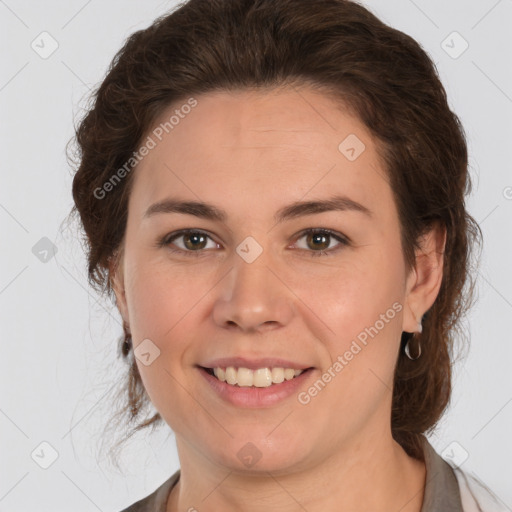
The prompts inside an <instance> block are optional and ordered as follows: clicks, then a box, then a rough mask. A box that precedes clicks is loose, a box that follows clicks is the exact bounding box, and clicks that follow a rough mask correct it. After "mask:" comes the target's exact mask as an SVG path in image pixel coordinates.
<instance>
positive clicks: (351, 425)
mask: <svg viewBox="0 0 512 512" xmlns="http://www.w3.org/2000/svg"><path fill="white" fill-rule="evenodd" d="M195 99H196V101H197V104H196V105H195V106H194V107H193V108H190V109H188V108H183V109H181V112H182V115H181V116H179V122H178V123H176V124H174V125H173V128H172V130H171V129H169V125H167V126H168V127H167V131H168V132H169V133H166V132H165V130H163V132H162V129H161V128H160V129H158V125H159V123H160V122H165V121H168V120H169V118H170V117H171V115H173V114H174V112H175V110H176V109H178V110H180V105H182V104H180V105H173V106H172V107H171V108H169V110H168V111H166V112H164V113H162V117H161V119H160V120H159V121H158V122H157V123H156V125H155V127H154V128H155V129H154V130H153V131H152V132H150V133H148V135H149V136H150V137H151V138H152V140H153V141H154V142H155V143H156V145H155V146H154V147H152V149H151V150H150V151H149V152H148V154H147V156H145V157H144V159H143V160H142V161H141V162H140V163H139V164H138V166H137V168H136V169H135V170H134V171H133V172H134V175H133V179H134V182H133V188H132V191H131V195H130V199H129V205H128V223H127V229H126V235H125V239H124V252H123V255H122V259H121V261H120V266H119V268H118V271H117V272H116V274H115V279H114V283H115V292H116V296H117V301H118V307H119V309H120V311H121V314H122V315H123V317H124V318H125V320H126V321H127V322H128V324H129V326H130V331H131V333H132V338H133V345H134V349H135V354H139V356H140V358H139V356H138V357H137V365H138V368H139V371H140V373H141V376H142V380H143V383H144V386H145V388H146V390H147V393H148V395H149V397H150V399H151V401H152V403H153V404H154V406H155V408H156V409H157V410H158V411H159V413H160V414H161V416H162V417H163V419H164V420H165V421H166V422H167V423H168V424H169V426H170V427H171V428H172V429H173V431H174V432H175V435H176V439H177V443H178V449H179V451H180V453H185V452H187V453H190V454H191V453H194V454H195V455H194V456H195V457H196V458H198V459H202V460H203V462H204V463H205V464H212V465H216V466H222V467H225V468H229V469H232V470H233V469H234V470H246V471H261V470H265V471H274V472H276V474H278V473H279V472H280V471H283V472H285V471H291V470H294V469H298V468H301V467H302V468H303V467H308V466H309V467H312V466H314V465H315V464H318V463H319V462H320V461H322V460H325V459H326V458H327V457H328V456H330V455H331V454H332V453H334V452H335V451H336V450H342V449H343V447H344V446H346V445H348V444H350V443H352V444H353V443H356V442H359V441H361V442H363V441H364V440H365V439H369V438H370V437H373V436H376V435H382V434H383V433H385V434H388V433H389V429H390V425H389V418H390V410H391V389H392V382H393V372H394V367H395V362H396V359H397V357H398V349H399V342H400V336H401V333H402V331H404V330H405V331H408V332H414V331H415V330H416V328H417V320H418V318H419V317H420V316H421V314H422V313H423V312H424V310H426V309H428V306H429V304H430V302H432V301H433V300H434V295H435V293H436V291H437V289H436V287H435V286H430V287H429V288H428V290H429V292H428V293H427V292H426V291H424V290H423V289H422V288H421V287H420V286H419V284H418V281H417V277H418V274H417V273H416V272H415V271H413V272H411V273H407V272H406V268H405V263H404V258H403V254H402V248H401V243H400V225H399V221H398V215H397V210H396V206H395V203H394V199H393V195H392V190H391V189H390V186H389V184H388V180H387V177H386V172H385V170H384V168H383V166H382V164H381V162H380V159H379V156H378V154H377V150H376V146H375V144H374V141H373V140H372V137H371V135H370V133H369V131H368V130H367V129H366V128H365V127H364V125H363V124H362V123H361V122H360V121H359V120H358V119H357V118H356V117H353V116H352V115H350V114H349V113H348V112H346V111H345V110H344V109H343V108H342V107H341V106H340V104H339V103H337V102H335V101H334V100H332V99H331V98H329V97H328V96H326V95H322V94H320V93H319V92H315V91H313V90H311V89H307V88H303V89H302V90H296V89H291V88H285V89H280V90H266V91H264V92H262V91H260V92H249V91H237V92H230V93H228V92H224V91H222V92H215V93H207V94H204V95H199V96H196V97H195ZM185 103H186V100H185V101H184V102H183V104H185ZM185 111H186V112H188V113H187V114H186V115H184V114H183V112H185ZM160 139H161V140H160ZM150 145H151V146H153V144H152V143H150ZM329 200H332V201H331V203H323V207H322V206H319V205H318V204H317V205H316V207H315V206H314V205H310V206H309V207H307V206H302V207H301V206H300V204H301V203H306V202H311V203H319V204H320V205H321V204H322V203H321V202H325V201H329ZM165 201H173V202H174V204H170V203H167V205H165V204H164V205H163V206H162V204H161V205H160V206H159V207H156V206H155V205H156V204H158V203H162V202H165ZM178 202H200V203H207V204H208V205H211V207H212V208H213V210H208V209H207V208H204V207H196V208H190V207H189V208H188V209H184V208H182V207H181V208H180V207H178V206H176V205H177V203H178ZM291 205H294V208H291ZM212 211H213V212H214V213H217V214H218V213H219V212H221V213H222V215H217V216H214V215H213V214H212ZM184 230H191V232H188V233H186V232H185V233H184V232H183V231H184ZM308 230H310V231H308ZM429 301H430V302H429ZM422 309H423V310H422ZM142 354H144V355H142ZM226 358H227V359H231V358H242V359H241V360H238V361H219V360H224V359H226ZM265 359H268V360H267V361H265ZM273 359H274V360H284V361H272V360H273ZM230 364H231V365H233V366H235V367H242V366H244V365H246V366H247V367H249V368H250V367H251V366H254V367H255V368H265V367H268V368H269V371H268V372H267V371H266V370H265V369H262V370H259V371H258V372H256V373H257V374H258V375H259V377H258V379H259V378H262V379H265V378H267V379H268V375H269V373H270V375H271V374H272V372H271V370H272V368H273V367H287V366H289V367H291V368H294V369H305V368H309V370H307V371H304V372H303V373H302V374H300V375H298V376H297V377H294V379H292V380H289V381H288V380H285V382H283V383H281V384H272V385H271V386H262V387H258V386H252V387H244V386H242V387H241V386H238V385H230V384H227V383H223V382H221V381H220V380H219V379H217V378H216V377H215V376H211V375H209V374H208V373H207V372H206V371H205V370H204V369H202V368H201V367H212V366H219V367H222V366H224V367H227V366H229V365H230ZM228 371H231V370H228ZM243 372H244V370H242V373H243ZM244 375H246V376H247V375H249V376H252V374H250V373H248V372H246V373H245V374H244ZM275 375H277V377H276V379H277V380H279V376H278V375H279V370H275ZM236 376H237V377H240V378H243V377H242V375H241V373H240V372H238V373H236ZM288 376H289V375H288ZM251 456H252V457H253V459H250V457H251ZM254 457H255V458H254ZM180 458H181V455H180ZM256 459H259V460H258V461H257V464H255V465H254V467H253V466H252V463H251V462H250V461H251V460H256Z"/></svg>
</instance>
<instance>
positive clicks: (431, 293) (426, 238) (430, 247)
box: [402, 222, 447, 332]
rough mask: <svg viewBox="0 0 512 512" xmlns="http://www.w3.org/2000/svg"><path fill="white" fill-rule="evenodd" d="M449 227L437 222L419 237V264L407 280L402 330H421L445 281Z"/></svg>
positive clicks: (417, 252) (416, 263)
mask: <svg viewBox="0 0 512 512" xmlns="http://www.w3.org/2000/svg"><path fill="white" fill-rule="evenodd" d="M446 237H447V233H446V228H445V226H444V225H442V224H441V223H439V222H435V223H434V224H433V225H432V228H431V229H430V230H429V231H428V232H427V233H426V234H424V235H422V236H421V237H420V239H419V245H420V248H419V249H417V250H416V262H415V267H414V269H413V270H411V273H410V275H409V278H408V280H407V290H406V293H407V296H406V300H405V303H406V307H405V308H404V309H405V311H404V317H403V326H402V330H403V331H405V332H418V331H419V325H418V324H419V322H421V318H422V316H423V315H424V314H425V312H426V311H428V310H429V309H430V308H431V307H432V305H433V304H434V302H435V300H436V298H437V295H438V294H439V290H440V288H441V283H442V280H443V266H444V251H445V247H446Z"/></svg>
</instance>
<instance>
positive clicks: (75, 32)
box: [0, 0, 512, 512]
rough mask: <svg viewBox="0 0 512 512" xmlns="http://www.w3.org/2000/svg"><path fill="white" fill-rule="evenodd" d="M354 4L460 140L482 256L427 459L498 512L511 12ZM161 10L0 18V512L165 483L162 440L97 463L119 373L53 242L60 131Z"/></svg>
mask: <svg viewBox="0 0 512 512" xmlns="http://www.w3.org/2000/svg"><path fill="white" fill-rule="evenodd" d="M364 4H365V5H367V6H368V7H370V8H371V10H373V12H375V13H376V14H377V16H379V17H380V18H381V19H382V20H383V21H384V22H386V23H388V24H389V25H391V26H393V27H396V28H398V29H400V30H402V31H404V32H406V33H407V34H409V35H411V36H412V37H414V38H415V39H417V40H418V41H419V42H420V44H421V45H422V46H423V47H424V48H425V49H426V50H427V52H428V53H429V54H430V55H431V57H432V58H433V60H434V62H435V63H436V65H437V67H438V70H439V73H440V75H441V79H442V80H443V83H444V84H445V87H446V90H447V93H448V97H449V101H450V105H451V107H452V109H453V110H454V111H455V112H456V113H457V114H458V115H459V117H460V118H461V120H462V122H463V125H464V127H465V130H466V132H467V136H468V143H469V150H470V167H471V174H472V177H473V184H474V189H473V192H472V194H471V196H470V198H469V199H468V208H469V210H470V212H471V214H472V215H473V216H474V217H475V218H476V220H477V221H479V222H480V225H481V227H482V230H483V232H484V251H483V255H482V261H481V266H480V270H479V272H478V275H477V277H478V302H477V304H476V305H475V307H474V308H473V309H472V311H471V313H470V315H469V316H468V318H467V322H466V327H467V332H468V334H469V335H470V337H471V340H472V341H471V348H470V351H469V355H468V356H467V357H466V358H465V359H464V360H463V361H461V362H458V363H456V365H455V368H454V370H455V380H454V391H453V399H452V404H451V406H450V408H449V410H448V411H447V413H446V414H445V416H444V418H443V420H442V421H441V423H440V425H439V428H438V429H437V432H436V434H435V435H433V436H432V437H431V442H432V444H433V445H434V446H435V448H436V449H437V450H438V452H439V453H442V454H443V456H444V457H445V458H446V459H447V460H448V459H451V460H452V462H453V463H462V465H461V467H462V469H464V470H466V471H468V472H470V473H473V474H474V475H476V476H477V477H478V478H479V479H480V480H481V481H483V482H485V483H486V484H487V485H488V486H490V487H491V488H492V489H493V490H494V491H495V492H496V493H497V494H498V496H499V497H500V498H501V499H502V500H503V502H504V503H505V504H506V506H507V507H508V509H509V510H512V485H511V482H512V464H511V455H512V440H511V436H510V432H511V425H512V377H511V372H510V361H511V359H512V358H511V356H512V343H511V342H512V339H511V335H510V327H509V325H508V321H509V319H510V318H511V317H512V270H511V262H512V258H511V256H512V242H511V234H512V229H511V228H512V171H511V164H510V145H511V143H512V138H511V135H512V122H511V113H512V70H511V62H512V59H511V53H512V52H511V47H512V45H511V42H512V41H511V32H512V31H511V28H512V1H511V0H499V1H496V0H478V1H477V0H472V1H466V0H456V1H454V0H452V1H451V2H447V1H446V0H442V1H441V0H435V1H427V0H415V1H412V0H393V1H386V2H378V1H377V0H371V1H365V2H364ZM173 5H174V2H163V1H155V0H153V1H145V2H142V1H139V2H136V1H134V0H130V1H126V0H125V1H120V0H117V1H109V2H99V1H98V0H90V1H83V0H73V1H66V2H64V1H61V2H59V1H57V0H52V1H46V2H36V1H34V0H32V1H28V0H26V1H24V0H17V1H16V0H5V1H3V0H0V34H1V36H0V37H1V43H2V46H1V48H2V50H1V52H2V66H1V71H0V108H1V110H0V112H1V119H2V123H1V125H0V130H1V133H0V144H1V155H2V162H1V178H2V186H1V188H0V223H1V228H2V231H1V232H2V242H3V244H2V248H3V250H2V251H1V253H0V254H1V270H0V272H1V273H0V315H1V339H2V357H1V358H0V376H1V377H0V379H1V383H2V390H3V392H2V396H1V402H0V404H1V405H0V431H1V432H2V436H1V441H0V443H1V445H0V453H1V456H0V460H1V468H0V511H3V510H5V511H7V510H9V511H12V512H17V511H28V510H33V509H35V510H38V511H41V512H43V511H51V512H57V511H64V510H66V511H69V510H70V509H71V508H72V509H73V510H74V511H78V512H79V511H94V510H101V511H109V510H112V511H116V510H120V509H121V508H124V507H126V506H127V505H128V504H130V503H132V502H134V501H135V500H137V499H139V498H141V497H142V496H145V495H147V494H149V493H150V492H152V491H153V490H154V489H155V488H156V487H157V486H158V485H159V484H160V483H162V482H163V481H164V480H165V479H167V478H168V477H169V476H170V474H171V473H173V472H174V471H175V470H176V469H177V468H178V467H179V461H178V458H177V455H176V450H175V441H174V437H173V434H172V432H170V431H169V429H161V430H160V431H157V432H156V433H154V434H153V435H152V436H149V435H148V434H141V435H139V436H137V437H135V438H134V439H133V441H132V442H131V443H130V444H129V445H127V448H126V450H125V452H124V453H123V456H122V458H121V464H122V466H121V472H120V471H117V470H116V469H115V468H114V467H112V466H111V465H109V464H108V462H107V461H106V460H105V458H104V454H100V453H99V452H98V447H99V446H100V445H101V442H102V440H104V441H105V442H106V443H109V442H110V441H109V440H108V439H107V438H104V439H103V436H102V432H103V426H104V423H105V419H106V418H108V417H109V416H110V412H111V402H110V400H111V398H112V393H113V392H114V391H115V384H116V379H119V378H120V376H121V375H122V373H123V372H124V368H123V365H122V364H121V363H120V362H119V361H118V360H117V355H116V348H115V347H116V346H117V344H116V339H117V337H118V336H119V334H120V333H121V327H120V322H119V315H118V314H117V311H116V310H115V309H114V307H113V306H112V305H111V304H108V303H107V301H106V300H105V299H101V298H100V299H99V300H98V297H97V296H96V295H95V294H94V293H93V292H92V291H91V290H90V288H89V287H88V284H87V280H86V272H85V271H86V265H85V258H84V255H83V252H82V249H81V247H80V243H79V241H78V240H77V237H76V234H75V233H74V228H72V229H66V226H65V225H63V224H62V222H63V220H64V218H65V216H66V215H67V213H68V212H69V210H70V208H71V206H72V199H71V179H72V174H71V171H70V169H69V166H68V164H67V162H66V158H65V145H66V143H67V142H68V140H69V139H70V137H71V136H72V135H73V131H72V126H73V119H74V118H76V117H77V116H80V115H81V109H82V108H83V107H84V106H85V100H86V97H87V94H88V93H89V90H90V89H91V88H92V87H93V86H94V85H96V83H97V82H99V81H100V80H101V79H102V77H103V75H104V73H105V71H106V68H107V66H108V64H109V62H110V60H111V59H112V57H113V56H114V54H115V52H116V51H117V50H118V49H119V48H120V47H121V46H122V43H123V41H124V40H125V38H126V37H127V36H128V35H129V34H131V33H132V32H133V31H135V30H137V29H139V28H144V27H146V26H148V25H149V24H150V23H151V22H152V21H153V20H154V18H155V17H157V16H159V15H161V14H163V13H164V12H166V11H167V10H168V9H169V8H170V7H172V6H173ZM44 31H46V32H48V33H49V34H50V36H47V35H43V36H41V35H40V34H41V33H42V32H44ZM454 31H456V32H458V33H459V34H460V37H459V36H457V35H453V34H452V33H453V32H454ZM53 41H56V43H54V42H53ZM443 41H445V42H444V43H443ZM464 41H467V43H468V44H469V47H468V48H467V49H466V51H464V52H463V53H461V50H462V49H463V48H464V45H465V43H464ZM52 44H58V48H57V49H56V50H55V51H54V53H52V54H51V55H49V56H47V55H43V56H45V57H47V58H42V56H41V54H42V53H44V52H45V51H46V52H49V51H50V50H51V48H52V47H51V45H52ZM31 45H33V46H34V47H35V48H36V49H37V51H36V49H33V47H32V46H31ZM459 53H461V54H460V55H459ZM53 247H55V249H54V248H53ZM55 250H56V252H55ZM113 386H114V387H113ZM43 442H46V443H49V445H51V447H49V446H48V445H41V443H43ZM52 450H55V452H56V453H55V455H56V457H57V458H56V460H55V461H54V462H53V463H52V464H51V465H50V466H49V467H48V468H47V469H43V467H42V466H44V465H48V464H50V463H51V462H52V453H53V451H52Z"/></svg>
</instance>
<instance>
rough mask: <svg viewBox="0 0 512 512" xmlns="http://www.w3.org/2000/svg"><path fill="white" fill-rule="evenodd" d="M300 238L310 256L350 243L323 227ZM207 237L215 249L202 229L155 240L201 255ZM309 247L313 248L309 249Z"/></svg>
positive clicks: (178, 232) (311, 229)
mask: <svg viewBox="0 0 512 512" xmlns="http://www.w3.org/2000/svg"><path fill="white" fill-rule="evenodd" d="M301 238H306V247H305V248H304V247H299V248H300V249H301V250H306V251H308V252H309V253H310V256H331V255H332V254H333V253H336V252H338V251H339V250H340V249H341V248H342V247H343V246H347V245H349V244H350V241H349V239H348V238H347V237H345V236H343V235H341V234H340V233H337V232H334V231H331V230H329V229H323V228H310V229H306V230H304V231H302V232H301V233H299V238H298V239H297V240H300V239H301ZM180 239H182V241H181V245H180V244H177V243H176V242H175V241H176V240H180ZM208 239H210V240H211V241H212V242H213V245H214V247H210V248H214V249H215V248H216V247H217V246H218V245H219V244H217V243H216V242H215V241H214V240H213V239H212V238H211V237H210V235H208V234H207V233H206V232H204V231H200V230H197V229H184V230H181V231H177V232H175V233H171V234H170V235H166V236H164V237H163V238H161V239H160V240H159V241H158V242H157V247H159V248H161V247H167V248H168V249H169V250H170V251H171V252H176V253H182V254H186V255H187V256H202V255H204V252H205V251H204V249H207V248H208V247H207V243H208ZM332 239H335V240H337V241H338V242H339V243H338V245H337V246H335V248H334V249H333V248H329V246H330V245H331V242H332V241H333V240H332ZM171 245H174V246H176V247H178V248H177V249H175V248H173V247H171ZM311 247H312V248H313V250H309V249H311Z"/></svg>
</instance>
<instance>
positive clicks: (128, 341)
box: [122, 334, 132, 356]
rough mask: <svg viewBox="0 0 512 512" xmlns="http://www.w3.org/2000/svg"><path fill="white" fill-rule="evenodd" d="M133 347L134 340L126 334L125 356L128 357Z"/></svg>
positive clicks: (124, 343)
mask: <svg viewBox="0 0 512 512" xmlns="http://www.w3.org/2000/svg"><path fill="white" fill-rule="evenodd" d="M131 347H132V338H131V336H130V335H129V334H126V335H125V337H124V341H123V346H122V351H123V355H124V356H127V355H128V354H129V353H130V349H131Z"/></svg>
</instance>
